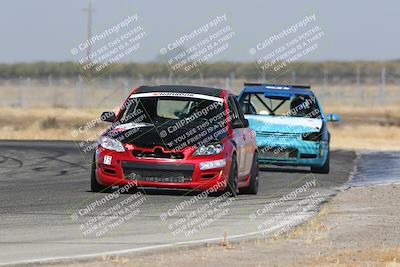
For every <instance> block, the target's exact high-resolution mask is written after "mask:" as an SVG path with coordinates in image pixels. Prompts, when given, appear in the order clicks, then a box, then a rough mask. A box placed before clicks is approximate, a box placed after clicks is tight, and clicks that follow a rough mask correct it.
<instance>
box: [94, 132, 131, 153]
mask: <svg viewBox="0 0 400 267" xmlns="http://www.w3.org/2000/svg"><path fill="white" fill-rule="evenodd" d="M99 144H100V145H101V146H102V147H103V148H105V149H109V150H114V151H117V152H124V151H125V148H124V146H123V145H122V143H121V142H120V141H118V140H116V139H113V138H110V137H107V136H102V137H100V140H99Z"/></svg>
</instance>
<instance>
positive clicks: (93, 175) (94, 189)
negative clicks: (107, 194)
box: [90, 157, 107, 192]
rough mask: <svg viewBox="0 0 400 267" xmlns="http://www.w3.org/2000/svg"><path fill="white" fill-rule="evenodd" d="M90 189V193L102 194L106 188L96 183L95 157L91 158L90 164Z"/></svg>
mask: <svg viewBox="0 0 400 267" xmlns="http://www.w3.org/2000/svg"><path fill="white" fill-rule="evenodd" d="M90 189H91V190H92V192H102V191H105V190H106V189H107V187H106V186H104V185H102V184H100V183H99V182H98V181H97V178H96V159H95V157H93V162H92V173H91V175H90Z"/></svg>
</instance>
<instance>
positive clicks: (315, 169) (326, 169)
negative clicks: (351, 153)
mask: <svg viewBox="0 0 400 267" xmlns="http://www.w3.org/2000/svg"><path fill="white" fill-rule="evenodd" d="M330 154H331V153H330V152H328V155H327V157H326V160H325V163H324V165H322V166H321V167H311V172H312V173H322V174H328V173H329V165H330V164H329V158H330Z"/></svg>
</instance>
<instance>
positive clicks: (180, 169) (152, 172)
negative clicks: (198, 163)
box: [122, 161, 194, 183]
mask: <svg viewBox="0 0 400 267" xmlns="http://www.w3.org/2000/svg"><path fill="white" fill-rule="evenodd" d="M122 169H123V172H124V176H125V179H127V180H136V181H145V182H156V183H188V182H191V181H192V174H193V170H194V165H192V164H181V165H179V164H152V163H135V162H128V161H123V162H122Z"/></svg>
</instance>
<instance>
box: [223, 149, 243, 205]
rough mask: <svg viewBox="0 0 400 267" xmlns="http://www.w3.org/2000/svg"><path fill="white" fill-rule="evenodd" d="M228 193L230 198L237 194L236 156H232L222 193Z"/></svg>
mask: <svg viewBox="0 0 400 267" xmlns="http://www.w3.org/2000/svg"><path fill="white" fill-rule="evenodd" d="M226 192H229V193H230V194H229V196H230V197H236V195H237V194H238V193H239V189H238V169H237V162H236V155H233V156H232V163H231V169H230V170H229V178H228V182H227V185H226V188H225V190H224V193H226Z"/></svg>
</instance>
